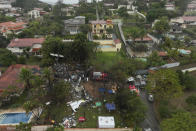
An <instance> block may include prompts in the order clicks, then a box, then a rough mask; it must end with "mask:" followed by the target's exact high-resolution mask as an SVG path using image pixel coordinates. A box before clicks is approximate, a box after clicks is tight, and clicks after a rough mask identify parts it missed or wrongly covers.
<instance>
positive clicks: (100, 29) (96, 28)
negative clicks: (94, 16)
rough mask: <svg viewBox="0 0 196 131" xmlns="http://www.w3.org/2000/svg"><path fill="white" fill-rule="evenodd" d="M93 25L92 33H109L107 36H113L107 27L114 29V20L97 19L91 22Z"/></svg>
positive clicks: (100, 34)
mask: <svg viewBox="0 0 196 131" xmlns="http://www.w3.org/2000/svg"><path fill="white" fill-rule="evenodd" d="M90 24H91V27H92V33H93V34H95V35H97V36H98V37H100V36H102V35H103V34H105V35H107V37H109V38H110V37H112V35H111V34H109V33H108V32H107V29H113V23H112V20H107V21H104V20H96V21H91V22H90Z"/></svg>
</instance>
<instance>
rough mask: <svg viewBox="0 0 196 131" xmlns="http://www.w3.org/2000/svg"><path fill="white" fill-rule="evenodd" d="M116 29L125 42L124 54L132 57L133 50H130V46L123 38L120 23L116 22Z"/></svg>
mask: <svg viewBox="0 0 196 131" xmlns="http://www.w3.org/2000/svg"><path fill="white" fill-rule="evenodd" d="M118 29H119V32H120V35H121V38H122V41H123V43H124V44H125V48H126V54H127V56H128V57H133V51H132V50H131V48H130V46H129V45H128V44H127V42H126V40H125V36H124V34H123V31H122V23H118Z"/></svg>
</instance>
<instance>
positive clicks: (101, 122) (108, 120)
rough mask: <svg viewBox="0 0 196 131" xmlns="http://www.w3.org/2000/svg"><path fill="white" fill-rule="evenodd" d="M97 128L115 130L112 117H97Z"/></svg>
mask: <svg viewBox="0 0 196 131" xmlns="http://www.w3.org/2000/svg"><path fill="white" fill-rule="evenodd" d="M98 127H99V128H115V121H114V117H113V116H99V117H98Z"/></svg>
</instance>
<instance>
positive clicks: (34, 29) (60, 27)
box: [18, 16, 64, 38]
mask: <svg viewBox="0 0 196 131" xmlns="http://www.w3.org/2000/svg"><path fill="white" fill-rule="evenodd" d="M63 31H64V24H63V22H62V21H60V20H58V19H54V18H53V17H51V16H44V18H43V20H40V21H33V22H31V23H29V26H28V28H26V29H24V31H23V32H22V33H20V34H19V35H18V37H19V38H31V37H35V36H36V35H38V36H40V35H41V36H46V35H53V36H62V34H63Z"/></svg>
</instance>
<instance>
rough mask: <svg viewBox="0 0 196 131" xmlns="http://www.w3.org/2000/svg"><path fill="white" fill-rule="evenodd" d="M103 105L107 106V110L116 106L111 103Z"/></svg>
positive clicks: (114, 108)
mask: <svg viewBox="0 0 196 131" xmlns="http://www.w3.org/2000/svg"><path fill="white" fill-rule="evenodd" d="M105 107H106V108H107V110H109V111H111V110H116V106H115V104H113V103H106V104H105Z"/></svg>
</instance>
